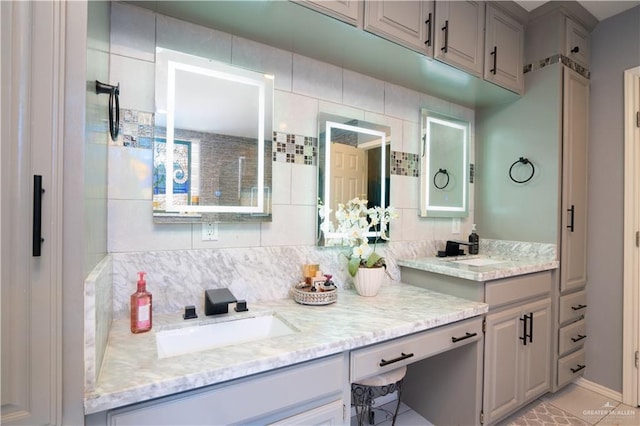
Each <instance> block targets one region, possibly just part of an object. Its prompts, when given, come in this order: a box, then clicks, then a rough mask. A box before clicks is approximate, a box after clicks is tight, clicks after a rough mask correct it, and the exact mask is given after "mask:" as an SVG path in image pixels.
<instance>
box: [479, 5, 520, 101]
mask: <svg viewBox="0 0 640 426" xmlns="http://www.w3.org/2000/svg"><path fill="white" fill-rule="evenodd" d="M485 25H486V30H485V32H486V34H485V49H484V79H485V80H487V81H490V82H492V83H495V84H497V85H499V86H502V87H504V88H505V89H509V90H512V91H514V92H516V93H519V94H523V92H524V73H523V61H524V26H523V25H522V24H521V23H520V22H518V21H516V20H515V19H513V18H512V17H511V16H509V15H508V14H506V13H504V12H502V11H501V10H500V9H498V8H496V7H495V6H493V5H491V4H487V10H486V24H485Z"/></svg>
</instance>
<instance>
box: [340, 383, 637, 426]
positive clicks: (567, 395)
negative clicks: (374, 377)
mask: <svg viewBox="0 0 640 426" xmlns="http://www.w3.org/2000/svg"><path fill="white" fill-rule="evenodd" d="M380 408H381V409H382V410H380V409H378V410H376V414H375V424H376V426H378V425H380V426H389V425H391V413H393V409H395V401H392V402H389V403H387V404H385V405H382V406H381V407H380ZM385 410H386V412H385ZM351 425H352V426H354V425H357V421H356V419H355V417H352V418H351ZM396 425H397V426H427V425H431V423H429V422H428V421H427V420H425V419H424V418H422V417H421V416H420V415H419V414H418V413H416V412H415V411H413V410H412V409H411V408H409V407H408V406H407V405H405V404H401V405H400V409H399V411H398V418H397V420H396ZM533 425H535V426H552V425H577V426H593V425H603V426H604V425H607V426H609V425H621V426H626V425H629V426H640V408H633V407H630V406H628V405H624V404H621V403H620V402H618V401H614V400H611V399H609V398H607V397H605V396H603V395H600V394H598V393H595V392H593V391H591V390H588V389H585V388H583V387H580V386H578V385H575V384H572V385H569V386H567V387H566V388H564V389H562V390H561V391H559V392H556V393H555V394H547V395H544V396H542V397H540V398H538V399H537V400H535V401H533V402H532V403H530V404H529V405H527V406H526V407H524V408H522V409H521V410H520V411H518V412H516V413H514V414H513V415H511V416H510V417H508V418H507V419H505V420H503V421H501V422H500V423H498V425H497V426H533Z"/></svg>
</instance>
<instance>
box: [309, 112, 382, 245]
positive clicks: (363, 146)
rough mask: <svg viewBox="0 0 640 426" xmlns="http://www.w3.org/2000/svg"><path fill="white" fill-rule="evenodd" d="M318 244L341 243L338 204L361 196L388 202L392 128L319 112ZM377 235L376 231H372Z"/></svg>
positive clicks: (375, 203)
mask: <svg viewBox="0 0 640 426" xmlns="http://www.w3.org/2000/svg"><path fill="white" fill-rule="evenodd" d="M318 133H319V134H318V200H319V203H320V206H319V209H321V210H322V211H321V212H320V215H319V216H322V218H320V217H319V220H318V227H317V231H318V245H322V246H329V245H331V246H341V245H342V244H343V235H342V234H340V233H338V232H335V229H336V228H337V226H336V222H335V212H336V211H337V206H338V204H346V202H347V201H349V200H351V199H353V198H355V197H359V198H361V199H367V200H368V207H374V206H381V207H388V206H389V186H390V185H389V157H390V154H391V129H390V128H389V127H388V126H384V125H379V124H374V123H369V122H366V121H363V120H358V119H352V118H347V117H340V116H336V115H331V114H326V113H321V114H319V116H318ZM366 235H367V236H368V237H375V236H376V232H373V231H371V232H369V233H368V234H366Z"/></svg>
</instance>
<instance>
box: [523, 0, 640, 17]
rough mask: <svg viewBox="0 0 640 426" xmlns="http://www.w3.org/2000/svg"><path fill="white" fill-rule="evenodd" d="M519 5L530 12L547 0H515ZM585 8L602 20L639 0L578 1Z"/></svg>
mask: <svg viewBox="0 0 640 426" xmlns="http://www.w3.org/2000/svg"><path fill="white" fill-rule="evenodd" d="M516 3H518V4H519V5H520V6H522V7H523V8H525V9H526V10H527V12H531V11H532V10H534V9H535V8H537V7H538V6H541V5H543V4H545V3H547V1H540V0H516ZM578 3H580V4H581V5H582V6H583V7H584V8H585V9H587V10H588V11H589V12H590V13H591V14H592V15H593V16H594V17H595V18H596V19H597V20H598V21H603V20H605V19H607V18H609V17H611V16H613V15H617V14H618V13H621V12H624V11H625V10H627V9H631V8H632V7H635V6H637V5H639V4H640V1H636V0H624V1H618V0H612V1H608V0H599V1H597V0H586V1H585V0H583V1H578Z"/></svg>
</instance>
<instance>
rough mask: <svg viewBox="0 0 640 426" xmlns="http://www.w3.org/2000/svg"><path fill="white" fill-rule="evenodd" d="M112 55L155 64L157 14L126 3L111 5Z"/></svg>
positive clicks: (113, 3)
mask: <svg viewBox="0 0 640 426" xmlns="http://www.w3.org/2000/svg"><path fill="white" fill-rule="evenodd" d="M111 53H113V54H116V55H121V56H128V57H131V58H137V59H142V60H145V61H151V62H153V61H154V60H155V55H156V15H155V13H153V12H151V11H149V10H147V9H142V8H140V7H136V6H132V5H129V4H125V3H117V2H112V3H111Z"/></svg>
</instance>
